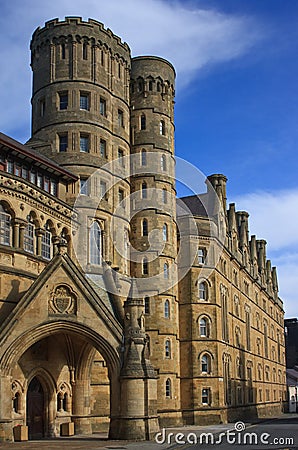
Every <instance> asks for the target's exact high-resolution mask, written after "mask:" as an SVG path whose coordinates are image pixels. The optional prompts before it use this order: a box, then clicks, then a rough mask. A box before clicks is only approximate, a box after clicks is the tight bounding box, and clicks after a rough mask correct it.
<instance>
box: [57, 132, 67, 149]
mask: <svg viewBox="0 0 298 450" xmlns="http://www.w3.org/2000/svg"><path fill="white" fill-rule="evenodd" d="M67 147H68V136H67V134H66V133H65V134H59V152H66V151H67Z"/></svg>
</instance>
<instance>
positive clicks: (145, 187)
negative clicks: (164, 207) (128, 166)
mask: <svg viewBox="0 0 298 450" xmlns="http://www.w3.org/2000/svg"><path fill="white" fill-rule="evenodd" d="M142 198H147V183H145V181H144V182H143V183H142Z"/></svg>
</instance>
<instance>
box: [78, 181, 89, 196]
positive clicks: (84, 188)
mask: <svg viewBox="0 0 298 450" xmlns="http://www.w3.org/2000/svg"><path fill="white" fill-rule="evenodd" d="M80 194H81V195H89V187H88V181H87V180H86V179H81V180H80Z"/></svg>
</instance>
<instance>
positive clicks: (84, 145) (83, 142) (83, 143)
mask: <svg viewBox="0 0 298 450" xmlns="http://www.w3.org/2000/svg"><path fill="white" fill-rule="evenodd" d="M80 152H84V153H88V152H89V136H88V135H86V134H81V135H80Z"/></svg>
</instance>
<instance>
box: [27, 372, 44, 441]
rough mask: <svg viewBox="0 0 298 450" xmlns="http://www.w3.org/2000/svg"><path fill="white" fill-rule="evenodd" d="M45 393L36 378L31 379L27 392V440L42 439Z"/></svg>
mask: <svg viewBox="0 0 298 450" xmlns="http://www.w3.org/2000/svg"><path fill="white" fill-rule="evenodd" d="M44 399H45V393H44V390H43V387H42V385H41V383H40V381H39V379H38V378H37V377H34V378H32V380H31V381H30V383H29V386H28V390H27V404H26V410H27V426H28V434H29V439H41V438H43V437H44V425H45V417H44V415H45V404H44Z"/></svg>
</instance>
